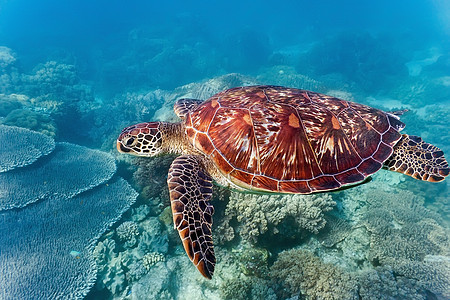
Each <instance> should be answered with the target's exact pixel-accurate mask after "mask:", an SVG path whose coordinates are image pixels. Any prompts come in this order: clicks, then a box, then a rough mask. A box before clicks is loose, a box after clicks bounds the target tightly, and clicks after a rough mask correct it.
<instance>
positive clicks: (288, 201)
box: [225, 192, 335, 242]
mask: <svg viewBox="0 0 450 300" xmlns="http://www.w3.org/2000/svg"><path fill="white" fill-rule="evenodd" d="M334 205H335V202H334V201H333V199H332V197H331V196H330V195H328V194H320V195H258V194H243V193H239V192H232V193H231V196H230V201H229V203H228V205H227V208H226V212H225V214H226V215H228V216H233V217H236V219H237V221H238V222H240V223H241V224H242V225H241V226H240V231H239V233H240V235H241V237H242V238H244V239H246V240H249V241H252V242H256V240H257V239H258V236H260V235H261V234H264V233H265V232H268V231H270V233H272V234H277V233H282V234H287V235H289V236H292V235H294V234H295V233H299V232H301V231H302V230H305V229H306V230H308V231H310V232H312V233H318V232H319V230H320V229H322V228H323V227H324V226H325V224H326V221H325V219H324V215H323V213H324V212H326V211H329V210H331V209H332V208H333V206H334ZM285 227H286V228H285Z"/></svg>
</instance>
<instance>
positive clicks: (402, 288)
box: [355, 267, 427, 300]
mask: <svg viewBox="0 0 450 300" xmlns="http://www.w3.org/2000/svg"><path fill="white" fill-rule="evenodd" d="M355 278H356V279H357V281H358V285H359V296H360V299H363V300H379V299H411V300H425V299H427V297H426V293H425V290H424V289H422V288H421V287H420V285H418V284H417V282H416V281H415V280H410V279H408V278H406V277H402V276H396V275H395V274H394V272H393V271H392V269H391V268H390V267H377V268H375V269H370V270H365V271H362V272H359V273H357V274H355Z"/></svg>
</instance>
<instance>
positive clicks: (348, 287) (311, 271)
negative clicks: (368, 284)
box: [270, 249, 358, 300]
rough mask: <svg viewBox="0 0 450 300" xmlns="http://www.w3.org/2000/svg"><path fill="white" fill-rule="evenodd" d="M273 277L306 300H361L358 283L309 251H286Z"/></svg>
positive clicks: (281, 256)
mask: <svg viewBox="0 0 450 300" xmlns="http://www.w3.org/2000/svg"><path fill="white" fill-rule="evenodd" d="M270 272H271V276H273V278H275V279H276V280H277V281H278V282H279V283H280V284H281V285H282V286H283V287H285V288H286V289H287V291H288V295H284V296H287V297H292V296H295V295H297V294H300V295H301V296H302V297H303V296H304V297H306V299H336V300H337V299H358V291H357V283H356V281H355V280H354V279H353V278H352V277H351V276H350V275H349V274H348V273H346V272H344V271H342V270H341V269H339V268H337V267H336V266H334V265H332V264H326V263H323V262H322V261H321V260H320V259H319V258H318V257H316V256H315V255H314V254H312V253H311V252H309V251H305V250H300V249H292V250H288V251H283V252H281V253H280V254H279V256H278V259H277V260H276V261H275V263H274V264H273V266H272V267H271V270H270Z"/></svg>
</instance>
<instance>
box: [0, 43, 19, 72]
mask: <svg viewBox="0 0 450 300" xmlns="http://www.w3.org/2000/svg"><path fill="white" fill-rule="evenodd" d="M15 61H16V57H15V55H14V53H13V52H12V50H11V49H9V48H8V47H4V46H0V71H2V69H6V68H7V67H9V66H10V65H12V64H13V63H14V62H15Z"/></svg>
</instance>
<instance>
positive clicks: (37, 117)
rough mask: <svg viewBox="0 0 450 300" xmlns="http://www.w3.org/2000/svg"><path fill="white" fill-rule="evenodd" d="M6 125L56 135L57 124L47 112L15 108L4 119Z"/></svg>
mask: <svg viewBox="0 0 450 300" xmlns="http://www.w3.org/2000/svg"><path fill="white" fill-rule="evenodd" d="M2 123H3V124H5V125H10V126H18V127H22V128H28V129H31V130H34V131H38V132H40V133H43V134H46V135H48V136H51V137H55V136H56V131H57V130H56V124H55V122H54V121H53V120H52V119H51V118H50V117H49V116H48V115H46V114H42V113H38V112H34V111H31V110H28V109H15V110H13V111H11V112H10V113H9V114H8V115H7V116H6V117H5V118H4V119H3V121H2Z"/></svg>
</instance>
